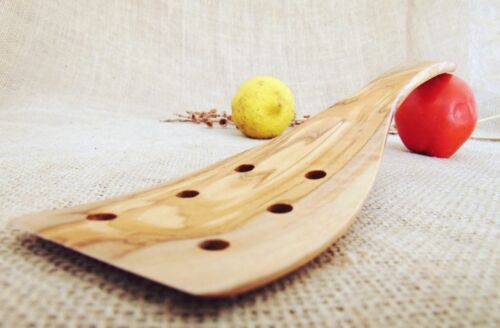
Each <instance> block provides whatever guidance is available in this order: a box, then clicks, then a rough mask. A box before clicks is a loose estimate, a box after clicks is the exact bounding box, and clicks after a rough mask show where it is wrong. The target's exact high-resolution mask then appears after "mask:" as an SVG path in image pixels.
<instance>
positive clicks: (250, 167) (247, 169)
mask: <svg viewBox="0 0 500 328" xmlns="http://www.w3.org/2000/svg"><path fill="white" fill-rule="evenodd" d="M254 168H255V165H252V164H241V165H240V166H238V167H237V168H235V169H234V170H235V171H236V172H250V171H252V170H253V169H254Z"/></svg>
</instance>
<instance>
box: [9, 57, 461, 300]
mask: <svg viewBox="0 0 500 328" xmlns="http://www.w3.org/2000/svg"><path fill="white" fill-rule="evenodd" d="M454 68H455V65H454V64H452V63H448V62H440V63H424V64H421V65H418V66H414V67H411V68H406V69H401V70H393V71H391V72H389V73H386V74H384V75H383V76H381V77H379V78H378V79H376V80H374V81H372V82H371V83H369V84H368V85H367V86H366V87H365V88H363V89H361V90H360V91H359V92H358V93H356V94H355V95H353V96H352V97H350V98H348V99H346V100H343V101H341V102H339V103H337V104H335V105H333V106H332V107H330V108H328V109H326V110H325V111H323V112H321V113H320V114H317V115H315V116H314V117H312V118H310V119H309V120H308V121H307V122H305V123H304V124H302V125H300V126H297V127H296V128H294V129H292V130H290V131H288V132H287V133H285V134H283V135H282V136H280V137H278V138H275V139H273V140H271V141H269V142H267V143H263V144H261V145H259V146H256V147H254V148H252V149H250V150H247V151H244V152H242V153H240V154H237V155H235V156H232V157H230V158H228V159H226V160H223V161H221V162H219V163H216V164H214V165H211V166H209V167H207V168H205V169H202V170H200V171H198V172H195V173H193V174H191V175H188V176H185V177H182V178H179V179H176V180H173V181H171V182H167V183H165V184H162V185H159V186H155V187H153V188H151V189H148V190H144V191H140V192H136V193H133V194H129V195H125V196H121V197H117V198H113V199H107V200H103V201H99V202H95V203H91V204H85V205H79V206H75V207H71V208H65V209H60V210H55V211H46V212H42V213H37V214H31V215H27V216H23V217H20V218H17V219H15V220H14V224H15V225H16V226H17V227H21V228H24V229H26V230H28V231H30V232H32V233H34V234H36V235H37V236H39V237H41V238H44V239H46V240H50V241H52V242H55V243H58V244H61V245H63V246H65V247H67V248H70V249H72V250H75V251H77V252H80V253H82V254H85V255H88V256H91V257H93V258H96V259H99V260H101V261H103V262H106V263H108V264H111V265H113V266H115V267H118V268H121V269H123V270H126V271H129V272H133V273H135V274H137V275H140V276H143V277H146V278H149V279H151V280H154V281H157V282H159V283H161V284H164V285H167V286H170V287H173V288H176V289H179V290H182V291H184V292H187V293H190V294H194V295H200V296H210V297H212V296H218V297H223V296H231V295H236V294H240V293H242V292H245V291H248V290H251V289H253V288H256V287H259V286H262V285H264V284H266V283H268V282H270V281H272V280H275V279H277V278H279V277H281V276H283V275H285V274H287V273H288V272H290V271H292V270H294V269H297V268H298V267H300V266H301V265H303V264H305V263H306V262H308V261H310V260H311V259H313V258H314V257H315V256H317V255H318V254H320V253H321V252H322V251H324V250H325V249H327V248H328V247H329V246H330V245H331V244H332V243H333V242H335V241H336V240H337V239H338V238H339V237H340V236H342V235H343V234H344V232H345V231H346V230H347V228H348V227H349V226H350V225H351V223H352V222H353V221H354V218H355V216H356V213H357V212H358V210H359V209H360V208H361V206H362V204H363V202H364V200H365V199H366V197H367V195H368V193H369V191H370V189H371V187H372V185H373V182H374V180H375V176H376V174H377V170H378V167H379V164H380V161H381V158H382V153H383V150H384V145H385V140H386V135H387V132H388V129H389V125H390V122H391V117H392V113H393V112H394V110H395V108H397V106H398V105H399V104H400V103H401V102H402V101H403V100H404V99H405V97H406V96H407V95H408V94H409V93H410V92H411V91H412V90H413V89H415V88H416V87H417V86H419V85H420V84H422V83H423V82H425V81H427V80H429V79H430V78H432V77H434V76H436V75H439V74H441V73H445V72H451V71H453V70H454Z"/></svg>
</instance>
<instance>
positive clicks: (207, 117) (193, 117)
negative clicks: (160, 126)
mask: <svg viewBox="0 0 500 328" xmlns="http://www.w3.org/2000/svg"><path fill="white" fill-rule="evenodd" d="M310 117H311V115H304V116H302V117H301V118H295V119H294V120H293V121H292V123H290V127H294V126H297V125H300V124H302V123H304V122H305V121H307V120H308V119H309V118H310ZM161 122H189V123H194V124H205V125H206V126H208V127H210V128H211V127H213V126H215V125H219V126H221V127H227V126H228V125H235V124H234V122H233V119H232V117H231V115H229V114H227V113H226V111H221V112H219V111H217V109H215V108H212V109H210V110H209V111H207V112H204V111H186V112H185V113H184V114H178V113H177V114H175V117H174V118H169V119H165V120H161ZM235 126H236V125H235Z"/></svg>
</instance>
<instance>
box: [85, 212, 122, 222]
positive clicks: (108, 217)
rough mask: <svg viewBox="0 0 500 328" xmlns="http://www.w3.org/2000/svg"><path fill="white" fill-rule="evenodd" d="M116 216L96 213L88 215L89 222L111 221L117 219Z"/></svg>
mask: <svg viewBox="0 0 500 328" xmlns="http://www.w3.org/2000/svg"><path fill="white" fill-rule="evenodd" d="M116 217H117V216H116V214H113V213H95V214H89V215H87V220H91V221H109V220H113V219H116Z"/></svg>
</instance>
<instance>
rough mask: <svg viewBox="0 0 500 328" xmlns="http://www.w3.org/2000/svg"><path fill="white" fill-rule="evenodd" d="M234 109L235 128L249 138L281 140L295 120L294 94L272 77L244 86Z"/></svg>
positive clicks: (233, 104) (240, 90) (247, 83)
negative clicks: (280, 137) (282, 134)
mask: <svg viewBox="0 0 500 328" xmlns="http://www.w3.org/2000/svg"><path fill="white" fill-rule="evenodd" d="M231 107H232V120H233V122H234V124H236V126H237V127H238V129H240V131H241V132H243V133H244V134H245V135H246V136H248V137H250V138H257V139H268V138H274V137H276V136H279V135H280V134H281V133H282V132H283V131H284V130H285V129H286V128H287V127H288V126H289V125H290V123H291V122H292V120H293V119H294V117H295V111H294V108H295V102H294V100H293V94H292V91H290V89H289V88H288V87H287V86H286V85H285V84H284V83H283V82H281V81H280V80H278V79H277V78H274V77H271V76H256V77H253V78H251V79H250V80H248V81H246V82H245V83H243V84H242V85H241V86H240V88H239V89H238V91H237V92H236V95H235V96H234V97H233V101H232V104H231Z"/></svg>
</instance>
